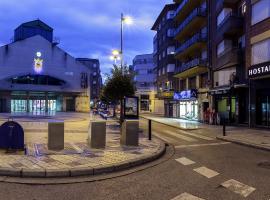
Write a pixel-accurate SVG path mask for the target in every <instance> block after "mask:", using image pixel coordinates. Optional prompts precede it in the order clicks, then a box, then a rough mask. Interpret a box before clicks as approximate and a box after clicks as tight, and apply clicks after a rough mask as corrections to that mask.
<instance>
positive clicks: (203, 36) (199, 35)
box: [175, 33, 207, 54]
mask: <svg viewBox="0 0 270 200" xmlns="http://www.w3.org/2000/svg"><path fill="white" fill-rule="evenodd" d="M206 39H207V33H196V34H195V35H193V36H192V37H191V38H190V39H188V40H187V41H185V42H184V43H183V44H182V45H180V46H179V47H178V48H177V49H176V51H175V52H176V54H179V53H181V52H183V51H184V50H186V49H187V48H189V47H190V46H192V45H193V44H195V43H197V42H203V41H206Z"/></svg>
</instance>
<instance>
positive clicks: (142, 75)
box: [132, 54, 156, 112]
mask: <svg viewBox="0 0 270 200" xmlns="http://www.w3.org/2000/svg"><path fill="white" fill-rule="evenodd" d="M132 69H133V71H134V73H135V75H134V82H135V86H136V96H138V97H139V101H140V103H139V108H140V111H146V112H154V106H155V105H154V104H155V102H154V100H155V95H156V88H155V85H154V80H155V76H156V75H155V72H154V63H153V54H143V55H137V56H135V58H134V59H133V67H132Z"/></svg>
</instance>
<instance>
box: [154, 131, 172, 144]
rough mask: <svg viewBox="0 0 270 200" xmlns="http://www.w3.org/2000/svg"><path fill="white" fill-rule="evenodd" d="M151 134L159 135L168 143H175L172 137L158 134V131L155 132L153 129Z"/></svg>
mask: <svg viewBox="0 0 270 200" xmlns="http://www.w3.org/2000/svg"><path fill="white" fill-rule="evenodd" d="M153 135H155V136H157V137H159V138H160V139H162V140H164V141H165V142H168V143H170V144H174V143H177V140H174V139H172V138H170V137H166V136H164V135H162V134H159V133H157V132H155V131H153Z"/></svg>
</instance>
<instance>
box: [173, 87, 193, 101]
mask: <svg viewBox="0 0 270 200" xmlns="http://www.w3.org/2000/svg"><path fill="white" fill-rule="evenodd" d="M197 94H198V91H197V90H195V89H193V90H185V91H182V92H175V93H174V96H173V99H174V100H188V99H196V98H197Z"/></svg>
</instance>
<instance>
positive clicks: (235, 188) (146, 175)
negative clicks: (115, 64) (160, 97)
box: [0, 122, 270, 200]
mask: <svg viewBox="0 0 270 200" xmlns="http://www.w3.org/2000/svg"><path fill="white" fill-rule="evenodd" d="M141 125H142V127H145V126H146V122H142V124H141ZM153 132H154V134H155V135H157V136H159V137H161V138H162V139H164V140H165V141H166V142H167V143H170V144H171V145H170V146H169V147H168V149H167V153H166V155H165V156H164V157H162V158H161V159H160V160H158V161H156V162H154V163H152V164H148V165H147V166H146V167H145V168H140V169H141V170H139V171H136V169H134V170H133V173H130V174H127V175H122V176H120V177H114V174H112V175H110V176H108V179H106V180H102V181H93V182H82V183H72V184H59V185H25V184H17V183H16V184H15V183H0V199H1V200H2V199H5V200H6V199H8V200H13V199H16V200H18V199H27V200H34V199H35V200H43V199H44V200H45V199H46V200H47V199H48V200H54V199H57V200H61V199H65V200H69V199H79V200H89V199H95V200H107V199H108V200H114V199H115V200H133V199H134V200H135V199H136V200H137V199H138V200H140V199H141V200H148V199H149V200H151V199H153V200H171V199H174V200H182V199H186V200H196V198H195V197H197V199H205V200H207V199H209V200H223V199H224V200H241V199H254V200H269V199H270V165H269V166H268V165H267V161H270V152H266V151H262V150H257V149H253V148H249V147H245V146H240V145H236V144H231V143H224V142H222V141H219V140H216V139H215V135H216V134H220V133H221V131H220V130H218V129H216V130H207V129H204V130H202V129H201V130H198V131H182V130H178V129H175V128H171V127H168V126H164V125H158V124H156V123H154V124H153ZM269 134H270V133H269ZM176 159H177V160H178V161H176ZM154 164H155V165H154ZM263 164H264V165H263ZM78 181H80V179H78ZM236 181H237V182H236ZM222 185H224V186H222ZM190 195H193V196H190ZM245 196H246V197H245Z"/></svg>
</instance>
